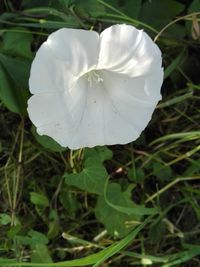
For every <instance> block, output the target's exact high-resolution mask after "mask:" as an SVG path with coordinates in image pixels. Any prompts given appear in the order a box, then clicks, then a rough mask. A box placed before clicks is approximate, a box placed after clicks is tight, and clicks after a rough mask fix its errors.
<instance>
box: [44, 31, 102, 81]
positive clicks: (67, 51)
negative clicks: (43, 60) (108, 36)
mask: <svg viewBox="0 0 200 267" xmlns="http://www.w3.org/2000/svg"><path fill="white" fill-rule="evenodd" d="M47 44H48V46H49V47H50V49H51V50H52V53H53V54H54V55H55V56H56V57H57V58H58V59H59V60H60V61H63V62H65V64H66V66H67V68H68V69H69V70H70V71H71V72H72V73H73V75H74V76H80V75H82V74H83V73H85V72H87V71H89V70H90V69H91V68H93V67H94V66H96V64H97V60H98V54H99V34H98V33H97V32H94V31H86V30H78V29H67V28H63V29H60V30H58V31H56V32H54V33H52V34H51V35H50V36H49V37H48V39H47Z"/></svg>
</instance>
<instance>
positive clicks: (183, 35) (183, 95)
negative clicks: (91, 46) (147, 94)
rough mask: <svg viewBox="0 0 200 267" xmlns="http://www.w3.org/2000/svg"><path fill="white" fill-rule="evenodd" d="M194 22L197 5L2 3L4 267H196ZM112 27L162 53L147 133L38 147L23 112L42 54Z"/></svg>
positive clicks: (198, 75)
mask: <svg viewBox="0 0 200 267" xmlns="http://www.w3.org/2000/svg"><path fill="white" fill-rule="evenodd" d="M199 14H200V1H199V0H193V1H192V0H191V1H190V0H151V1H150V0H149V1H148V0H146V1H145V0H144V1H142V0H118V1H117V0H110V1H109V0H105V1H103V0H84V1H81V0H59V1H55V0H43V1H40V0H12V1H11V0H1V1H0V183H1V187H0V266H4V267H5V266H41V267H42V266H43V267H47V266H87V265H90V266H100V265H101V266H132V265H133V266H148V265H152V266H162V267H170V266H187V267H192V266H194V267H197V266H200V258H199V255H200V208H199V205H200V183H199V179H200V175H199V173H200V157H199V156H200V151H199V150H200V141H199V140H200V138H199V137H200V128H199V122H200V116H199V112H200V94H199V92H200V60H199V59H200V49H199V48H200V45H199V44H200V26H199V20H200V19H199V18H200V16H199ZM116 23H128V24H131V25H134V26H137V27H138V28H143V29H145V30H146V31H147V32H148V33H149V34H150V35H151V37H152V39H155V41H156V42H157V44H158V45H159V47H160V48H161V50H162V52H163V65H164V68H165V81H164V84H163V87H162V95H163V100H162V101H161V102H160V103H159V105H158V106H157V109H156V110H155V112H154V115H153V118H152V120H151V122H150V124H149V125H148V127H147V128H146V130H145V131H144V132H143V133H142V135H141V137H140V138H139V139H138V140H137V141H135V142H133V143H132V144H128V145H124V146H118V145H116V146H111V147H108V148H107V147H96V148H93V149H87V148H86V149H83V150H79V151H70V150H68V149H64V148H61V147H60V146H59V145H58V144H56V143H55V142H54V141H53V140H51V139H50V138H48V137H44V136H43V137H41V136H38V135H37V134H36V132H35V129H34V127H33V126H32V125H31V122H30V121H29V119H28V117H27V113H26V107H27V99H28V97H29V91H28V78H29V70H30V65H31V62H32V60H33V57H34V54H35V52H36V51H37V49H38V47H39V46H40V44H41V43H42V42H43V41H44V40H45V39H46V37H47V36H48V34H50V33H51V32H52V31H55V30H56V29H59V28H61V27H72V28H84V29H94V30H96V31H98V32H101V31H102V30H103V29H104V28H106V27H108V26H110V25H112V24H116ZM108 177H109V179H108ZM79 259H80V260H79ZM53 262H54V263H55V262H57V263H55V264H54V263H53ZM37 263H39V264H37Z"/></svg>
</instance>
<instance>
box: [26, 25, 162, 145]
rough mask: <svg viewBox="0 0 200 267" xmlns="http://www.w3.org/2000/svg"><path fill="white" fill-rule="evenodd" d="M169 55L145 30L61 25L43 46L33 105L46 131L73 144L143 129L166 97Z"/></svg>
mask: <svg viewBox="0 0 200 267" xmlns="http://www.w3.org/2000/svg"><path fill="white" fill-rule="evenodd" d="M161 64H162V58H161V52H160V50H159V48H158V46H157V45H156V44H155V43H154V42H153V41H152V40H151V38H150V37H149V36H148V35H147V34H146V33H145V32H143V31H142V30H137V29H136V28H135V27H133V26H129V25H125V24H123V25H114V26H111V27H109V28H107V29H106V30H104V31H103V32H102V33H101V34H100V35H99V34H98V33H97V32H95V31H87V30H78V29H67V28H64V29H60V30H58V31H56V32H54V33H52V34H50V35H49V37H48V39H47V41H46V42H44V43H43V44H42V45H41V47H40V48H39V50H38V52H37V54H36V57H35V59H34V60H33V63H32V67H31V74H30V80H29V87H30V91H31V93H32V94H33V96H32V97H31V98H30V99H29V101H28V113H29V117H30V119H31V121H32V122H33V124H34V125H35V126H36V127H37V132H38V133H39V134H40V135H48V136H50V137H52V138H53V139H55V140H56V141H57V142H58V143H59V144H60V145H61V146H63V147H69V148H71V149H78V148H82V147H93V146H96V145H113V144H126V143H129V142H131V141H133V140H135V139H136V138H138V137H139V135H140V134H141V132H142V131H143V129H144V128H145V127H146V125H147V124H148V122H149V120H150V119H151V116H152V113H153V111H154V109H155V107H156V105H157V103H158V101H159V100H160V99H161V95H160V88H161V85H162V81H163V69H162V67H161Z"/></svg>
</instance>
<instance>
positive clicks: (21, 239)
mask: <svg viewBox="0 0 200 267" xmlns="http://www.w3.org/2000/svg"><path fill="white" fill-rule="evenodd" d="M14 238H15V241H16V242H17V243H18V244H21V245H25V246H30V247H31V248H34V247H35V246H36V245H46V244H48V242H49V240H48V238H47V237H46V236H45V235H44V234H42V233H40V232H38V231H34V230H30V231H29V232H28V234H27V235H25V236H22V235H17V236H15V237H14Z"/></svg>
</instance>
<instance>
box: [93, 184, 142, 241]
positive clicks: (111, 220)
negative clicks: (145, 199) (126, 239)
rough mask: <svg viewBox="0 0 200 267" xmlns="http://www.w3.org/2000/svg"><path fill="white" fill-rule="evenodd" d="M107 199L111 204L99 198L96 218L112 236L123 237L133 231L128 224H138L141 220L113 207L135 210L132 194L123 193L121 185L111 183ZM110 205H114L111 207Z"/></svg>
mask: <svg viewBox="0 0 200 267" xmlns="http://www.w3.org/2000/svg"><path fill="white" fill-rule="evenodd" d="M106 198H107V199H108V200H109V203H108V202H107V200H106V199H105V197H104V196H103V195H102V196H99V198H98V201H97V206H96V209H95V214H96V217H97V219H98V220H99V221H100V222H102V223H103V224H104V225H105V227H106V229H107V231H108V232H109V233H110V234H112V235H117V236H119V237H122V236H124V235H126V234H127V233H129V232H130V230H131V229H132V228H128V227H127V226H126V222H128V221H129V222H131V221H137V222H138V220H139V219H140V218H141V217H140V216H138V215H133V214H131V215H128V214H127V213H124V212H122V211H121V210H120V211H119V210H117V209H116V208H113V206H117V207H123V208H124V209H126V208H129V211H130V210H131V209H135V208H136V205H135V203H134V202H133V201H132V200H131V192H130V191H125V192H122V191H121V187H120V185H119V184H117V183H110V184H108V186H107V192H106ZM110 203H112V204H111V205H110ZM112 205H113V206H112ZM133 225H134V223H133Z"/></svg>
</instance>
